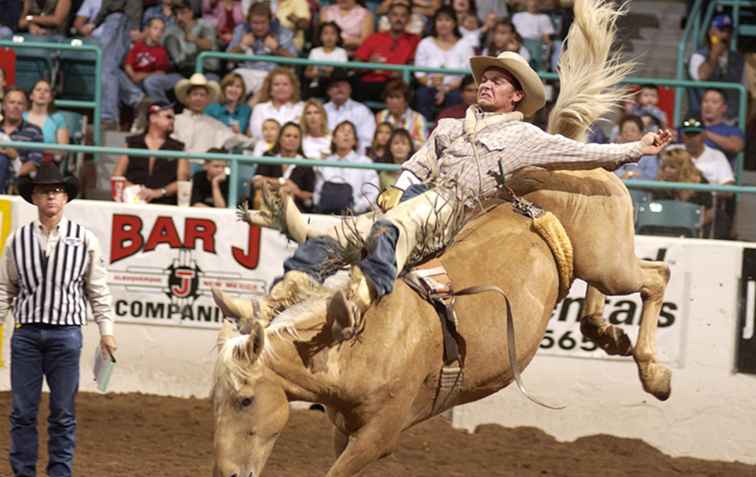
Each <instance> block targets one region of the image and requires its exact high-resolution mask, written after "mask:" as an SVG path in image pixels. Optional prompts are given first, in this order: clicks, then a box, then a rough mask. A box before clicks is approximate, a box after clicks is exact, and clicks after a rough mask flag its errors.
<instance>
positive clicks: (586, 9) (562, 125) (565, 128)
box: [548, 0, 635, 141]
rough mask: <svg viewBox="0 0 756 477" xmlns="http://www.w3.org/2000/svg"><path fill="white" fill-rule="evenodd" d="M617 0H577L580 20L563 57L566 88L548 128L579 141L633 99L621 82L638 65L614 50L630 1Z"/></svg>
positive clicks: (562, 76)
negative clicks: (619, 22)
mask: <svg viewBox="0 0 756 477" xmlns="http://www.w3.org/2000/svg"><path fill="white" fill-rule="evenodd" d="M613 4H614V2H613V1H611V0H577V1H576V2H575V7H574V10H575V21H574V23H573V24H572V26H571V27H570V31H569V33H568V34H567V38H566V39H565V42H564V44H563V45H564V46H565V49H564V51H563V52H562V56H561V58H560V61H559V82H560V88H561V92H560V94H559V98H557V102H556V104H555V105H554V109H553V110H552V111H551V114H550V115H549V124H548V131H549V132H550V133H553V134H561V135H563V136H565V137H569V138H572V139H575V140H578V141H581V140H584V138H585V134H586V131H587V130H588V128H590V126H591V124H593V123H594V122H595V121H596V120H597V119H599V118H600V117H602V116H603V115H605V114H606V113H608V112H609V111H611V110H612V109H613V108H616V107H617V106H618V104H619V102H620V101H621V100H623V99H624V98H625V97H627V95H628V92H627V90H626V89H625V88H622V87H620V86H618V83H619V82H620V81H621V80H622V79H623V78H625V77H626V76H627V75H628V74H630V72H631V71H632V70H633V68H634V67H635V62H633V61H623V60H622V58H621V55H620V54H619V52H616V51H615V52H611V51H610V50H611V47H612V43H613V42H614V37H615V35H616V33H617V19H618V18H619V17H620V16H621V15H623V14H624V13H625V12H626V5H627V4H623V5H620V6H619V7H617V8H615V7H614V5H613Z"/></svg>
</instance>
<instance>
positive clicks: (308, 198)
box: [251, 122, 315, 212]
mask: <svg viewBox="0 0 756 477" xmlns="http://www.w3.org/2000/svg"><path fill="white" fill-rule="evenodd" d="M265 155H266V156H272V157H287V158H292V159H293V158H299V159H304V158H305V155H304V151H303V150H302V128H301V127H300V126H299V124H297V123H295V122H287V123H286V124H284V125H283V127H282V128H281V132H280V133H279V134H278V139H277V140H276V144H275V145H274V146H273V148H272V149H270V150H269V151H268V152H266V153H265ZM264 183H267V184H268V185H269V186H271V187H274V188H276V187H283V188H284V189H285V190H286V191H287V192H288V193H289V194H290V195H291V196H292V197H293V198H294V202H295V203H296V204H297V206H298V207H299V209H300V210H302V211H306V212H309V211H310V210H312V192H313V190H314V188H315V173H314V172H313V170H312V167H300V166H291V165H288V164H260V165H259V166H257V170H256V171H255V176H254V177H253V178H252V187H251V190H252V194H251V195H252V197H254V198H255V200H254V202H253V206H259V195H260V194H259V192H260V191H262V187H263V184H264Z"/></svg>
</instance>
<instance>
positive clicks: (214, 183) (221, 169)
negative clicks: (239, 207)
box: [190, 147, 228, 209]
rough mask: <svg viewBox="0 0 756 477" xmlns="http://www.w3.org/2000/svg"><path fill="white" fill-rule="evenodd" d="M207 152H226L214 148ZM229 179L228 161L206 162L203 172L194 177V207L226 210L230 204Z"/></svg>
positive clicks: (210, 160)
mask: <svg viewBox="0 0 756 477" xmlns="http://www.w3.org/2000/svg"><path fill="white" fill-rule="evenodd" d="M207 152H210V153H219V154H223V153H225V152H226V151H225V150H223V149H222V148H218V147H214V148H211V149H208V151H207ZM227 178H228V177H227V176H226V161H221V160H212V159H208V160H206V161H205V164H204V165H203V166H202V170H201V171H198V172H197V173H196V174H194V176H193V177H192V199H191V202H190V203H191V204H192V206H193V207H217V208H219V209H222V208H225V207H226V204H227V203H228V180H226V179H227Z"/></svg>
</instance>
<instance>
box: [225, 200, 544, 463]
mask: <svg viewBox="0 0 756 477" xmlns="http://www.w3.org/2000/svg"><path fill="white" fill-rule="evenodd" d="M460 237H461V238H460V239H459V241H458V242H457V243H456V244H455V246H454V247H452V248H450V249H449V250H448V251H447V252H446V253H445V254H444V255H443V256H442V257H441V261H442V262H443V264H444V266H445V267H446V268H447V270H448V271H449V275H450V277H451V279H452V281H453V282H454V283H455V286H458V287H468V286H473V285H479V284H480V283H486V284H494V285H496V286H498V287H499V288H501V289H502V290H504V291H505V292H507V294H508V296H509V297H510V301H511V305H512V312H513V316H515V317H516V320H515V322H514V325H515V332H514V336H515V337H516V347H515V349H516V356H517V362H518V364H519V367H520V369H523V368H524V367H525V366H526V365H527V364H528V363H529V362H530V360H531V359H532V358H533V356H534V355H535V353H536V351H538V347H539V344H540V342H541V339H542V337H543V334H544V331H545V329H546V325H547V323H548V320H549V317H550V315H551V311H552V310H553V308H554V306H555V304H556V299H557V290H558V285H559V276H558V271H557V266H556V264H555V261H554V258H553V255H552V252H551V251H550V249H549V248H548V246H547V245H546V244H545V242H544V241H543V240H542V239H541V238H540V237H539V236H538V235H537V234H536V233H535V232H533V231H531V227H530V220H529V219H526V218H524V217H522V216H519V215H515V214H514V213H512V212H511V208H510V206H509V205H502V206H499V207H498V208H497V209H495V210H494V211H492V212H489V213H487V214H486V215H484V216H482V217H479V218H477V219H476V220H474V221H473V222H471V223H470V224H468V225H467V226H466V228H465V229H464V230H463V231H462V232H461V234H460ZM501 243H506V244H507V247H506V250H502V248H501V247H500V244H501ZM471 270H475V273H470V271H471ZM325 303H326V301H325V299H322V298H321V299H318V298H316V299H313V300H311V301H308V302H306V303H303V304H300V305H296V306H294V307H292V308H290V309H289V310H287V311H285V312H284V313H283V314H282V315H280V316H279V317H277V318H276V320H274V321H273V323H272V324H271V325H270V326H269V327H268V328H265V329H263V328H262V326H260V325H259V324H257V325H256V326H255V327H254V328H253V331H252V333H251V334H250V335H241V336H237V337H234V338H228V335H227V333H228V331H227V330H222V331H221V334H220V335H219V340H218V343H219V345H220V347H221V348H220V355H219V359H218V363H217V365H216V376H215V387H214V389H213V393H212V398H213V403H214V407H215V415H216V426H215V427H216V431H215V462H216V469H215V475H216V476H217V477H232V476H236V477H242V476H243V477H248V476H255V477H258V476H260V474H261V472H262V470H263V467H264V466H265V462H266V460H267V458H268V456H269V455H270V452H271V450H272V447H273V445H274V443H275V441H276V438H277V437H278V435H279V434H280V432H281V431H282V430H283V428H284V426H285V425H286V422H287V419H288V412H289V401H295V400H303V401H310V402H320V403H323V404H324V405H325V406H326V407H327V410H328V415H329V417H330V418H331V420H332V422H333V424H334V427H335V431H334V447H335V449H336V453H337V455H338V459H337V460H336V462H335V463H334V465H333V467H331V469H330V471H329V472H328V474H327V475H328V477H342V476H344V477H346V476H352V475H355V474H357V473H358V472H359V471H360V470H362V469H363V468H364V467H365V466H367V465H368V464H370V463H371V462H373V461H375V460H376V459H378V458H380V457H381V456H383V455H386V454H388V453H390V452H391V451H392V450H393V449H394V448H395V447H396V445H397V443H398V441H399V435H400V433H401V432H402V431H403V430H404V429H406V428H408V427H410V426H412V425H413V424H416V423H418V422H420V421H423V420H425V419H428V418H429V417H431V416H433V415H434V414H437V413H440V412H442V411H443V410H445V409H449V408H451V407H452V406H456V405H458V404H463V403H466V402H471V401H475V400H478V399H481V398H482V397H484V396H488V395H490V394H492V393H494V392H496V391H497V390H499V389H501V388H503V387H504V386H506V385H508V384H509V383H510V382H512V379H513V375H512V366H511V363H510V362H509V360H508V349H507V330H506V320H505V319H504V316H503V312H502V310H505V309H506V308H505V304H504V300H503V299H502V298H501V297H498V296H495V295H475V296H464V297H459V298H458V305H457V310H458V318H459V332H460V334H461V335H462V336H463V337H464V345H463V353H464V356H465V358H464V366H465V367H464V369H465V374H464V380H463V383H462V385H461V386H460V387H459V388H458V389H457V390H456V391H455V392H454V393H452V394H451V395H449V396H439V395H438V392H439V391H438V390H439V378H440V374H439V371H440V369H441V368H442V366H443V345H442V342H443V339H442V336H441V333H442V332H441V324H440V323H439V318H438V316H437V314H436V311H435V310H434V309H433V307H432V306H431V305H430V304H429V303H427V302H426V301H424V300H423V299H422V298H420V297H419V296H418V295H417V293H415V292H414V291H413V290H411V289H410V288H409V287H408V286H407V285H406V284H404V283H403V282H401V281H399V282H397V287H396V289H395V290H394V292H393V293H391V294H390V295H388V296H387V297H385V298H384V299H382V300H381V301H380V302H379V303H378V304H377V305H376V306H374V307H372V308H371V309H370V310H369V311H368V313H367V316H366V319H365V324H364V329H363V330H362V332H361V334H360V335H359V336H358V338H356V339H355V340H354V341H348V342H343V343H340V344H339V343H337V342H335V341H334V339H333V338H332V335H331V324H330V323H328V322H327V320H326V317H325V315H326V313H325V306H326V305H325Z"/></svg>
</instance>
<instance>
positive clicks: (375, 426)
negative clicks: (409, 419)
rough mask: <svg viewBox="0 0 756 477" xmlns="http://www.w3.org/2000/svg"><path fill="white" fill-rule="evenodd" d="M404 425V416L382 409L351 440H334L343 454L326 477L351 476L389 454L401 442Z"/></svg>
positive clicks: (341, 438)
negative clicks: (400, 437) (400, 436)
mask: <svg viewBox="0 0 756 477" xmlns="http://www.w3.org/2000/svg"><path fill="white" fill-rule="evenodd" d="M404 422H405V413H404V412H403V411H402V412H397V411H387V410H379V411H378V412H377V413H376V415H375V417H374V418H373V419H372V420H371V421H369V422H367V423H366V424H365V425H364V426H362V427H361V428H360V429H359V430H358V431H356V432H354V433H353V434H351V435H350V436H349V437H348V438H346V436H345V435H343V434H341V435H339V436H338V437H336V438H335V440H334V444H336V446H335V447H336V449H337V450H338V449H339V447H342V446H343V445H344V443H345V438H346V439H348V440H346V447H344V448H343V449H344V450H343V451H342V452H341V455H339V457H338V459H336V462H335V463H334V464H333V466H332V467H331V469H330V470H329V471H328V473H327V474H326V477H351V476H354V475H357V474H358V473H359V472H360V471H362V470H363V469H364V468H365V467H367V466H368V465H369V464H371V463H373V462H375V461H376V460H378V459H380V458H381V457H383V456H385V455H387V454H390V453H391V452H393V450H394V449H395V448H396V446H397V444H398V443H399V435H400V434H401V432H402V425H403V423H404Z"/></svg>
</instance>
